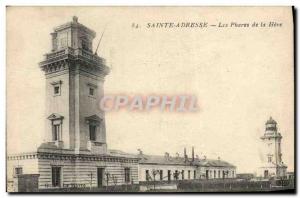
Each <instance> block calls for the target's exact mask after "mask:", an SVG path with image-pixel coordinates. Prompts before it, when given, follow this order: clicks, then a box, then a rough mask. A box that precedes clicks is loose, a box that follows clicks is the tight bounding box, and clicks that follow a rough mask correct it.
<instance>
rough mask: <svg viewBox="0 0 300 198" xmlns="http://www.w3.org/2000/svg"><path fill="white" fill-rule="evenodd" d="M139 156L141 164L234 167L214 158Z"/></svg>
mask: <svg viewBox="0 0 300 198" xmlns="http://www.w3.org/2000/svg"><path fill="white" fill-rule="evenodd" d="M138 156H139V158H141V160H140V162H139V163H141V164H160V165H195V166H205V167H235V166H234V165H232V164H230V163H228V162H226V161H223V160H214V159H198V158H195V159H194V161H192V158H188V159H187V160H185V158H184V157H171V156H161V155H144V154H140V155H138Z"/></svg>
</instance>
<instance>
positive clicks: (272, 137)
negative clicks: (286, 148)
mask: <svg viewBox="0 0 300 198" xmlns="http://www.w3.org/2000/svg"><path fill="white" fill-rule="evenodd" d="M260 139H261V140H262V141H263V144H264V151H263V157H264V158H263V162H262V163H263V164H262V166H261V167H260V171H259V172H260V176H262V177H264V178H271V177H283V176H285V175H286V169H287V166H286V165H285V164H284V163H283V161H282V153H281V139H282V136H281V134H280V133H279V132H278V127H277V122H276V121H275V120H274V119H273V118H272V117H270V118H269V120H267V122H266V124H265V133H264V135H263V136H262V137H261V138H260Z"/></svg>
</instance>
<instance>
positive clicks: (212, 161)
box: [199, 159, 235, 167]
mask: <svg viewBox="0 0 300 198" xmlns="http://www.w3.org/2000/svg"><path fill="white" fill-rule="evenodd" d="M199 165H200V166H206V167H209V166H212V167H235V166H234V165H232V164H230V163H229V162H226V161H223V160H219V159H203V160H200V161H199Z"/></svg>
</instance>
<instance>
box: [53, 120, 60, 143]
mask: <svg viewBox="0 0 300 198" xmlns="http://www.w3.org/2000/svg"><path fill="white" fill-rule="evenodd" d="M52 127H53V141H60V140H61V138H60V128H61V127H60V124H54V125H52Z"/></svg>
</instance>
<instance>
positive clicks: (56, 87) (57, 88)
mask: <svg viewBox="0 0 300 198" xmlns="http://www.w3.org/2000/svg"><path fill="white" fill-rule="evenodd" d="M54 94H55V95H58V94H59V86H55V87H54Z"/></svg>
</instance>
